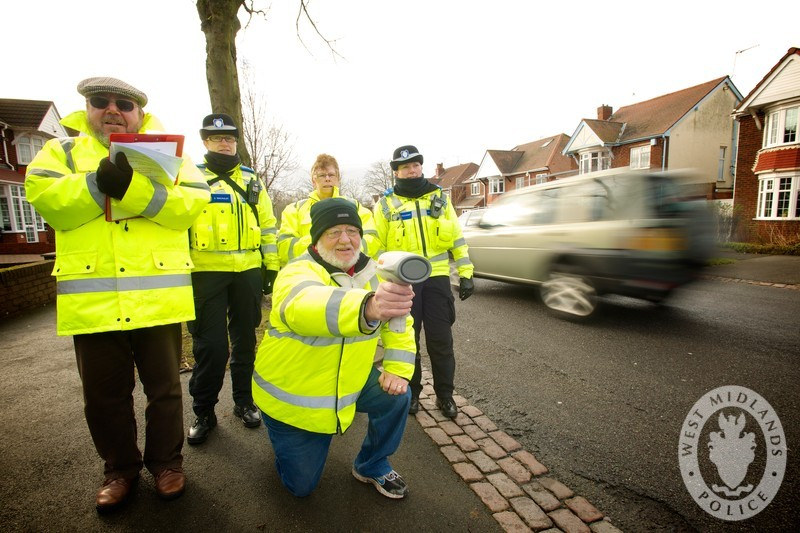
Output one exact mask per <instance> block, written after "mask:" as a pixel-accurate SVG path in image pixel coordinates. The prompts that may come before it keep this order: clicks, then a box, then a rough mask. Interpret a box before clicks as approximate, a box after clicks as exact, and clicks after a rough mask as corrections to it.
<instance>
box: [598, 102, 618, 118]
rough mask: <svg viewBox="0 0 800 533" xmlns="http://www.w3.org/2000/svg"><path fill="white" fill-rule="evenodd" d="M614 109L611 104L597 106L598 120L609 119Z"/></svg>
mask: <svg viewBox="0 0 800 533" xmlns="http://www.w3.org/2000/svg"><path fill="white" fill-rule="evenodd" d="M613 111H614V110H613V109H612V107H611V106H610V105H606V104H603V105H601V106H600V107H598V108H597V120H608V119H610V118H611V113H612V112H613Z"/></svg>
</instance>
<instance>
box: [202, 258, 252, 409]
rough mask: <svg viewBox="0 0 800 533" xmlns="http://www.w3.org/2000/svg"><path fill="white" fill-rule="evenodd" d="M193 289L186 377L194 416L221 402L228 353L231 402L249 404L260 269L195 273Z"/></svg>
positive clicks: (250, 401)
mask: <svg viewBox="0 0 800 533" xmlns="http://www.w3.org/2000/svg"><path fill="white" fill-rule="evenodd" d="M192 287H193V289H194V311H195V320H193V321H192V322H189V323H188V324H187V326H188V329H189V332H190V333H191V334H192V352H193V353H194V361H195V363H194V370H193V371H192V377H191V379H190V380H189V394H191V395H192V408H193V409H194V412H195V414H197V415H202V414H204V413H207V412H209V411H213V409H214V406H215V405H216V404H217V401H219V391H220V390H222V382H223V380H224V379H225V366H226V365H227V363H228V355H229V353H230V360H231V365H230V366H231V386H232V388H233V402H234V403H235V404H236V405H250V404H252V403H253V394H252V392H251V386H252V385H251V380H252V378H253V363H254V361H255V357H256V355H255V350H256V327H258V325H259V324H260V323H261V298H262V293H261V270H260V269H259V268H253V269H250V270H245V271H244V272H193V273H192ZM229 332H230V352H229V351H228V333H229Z"/></svg>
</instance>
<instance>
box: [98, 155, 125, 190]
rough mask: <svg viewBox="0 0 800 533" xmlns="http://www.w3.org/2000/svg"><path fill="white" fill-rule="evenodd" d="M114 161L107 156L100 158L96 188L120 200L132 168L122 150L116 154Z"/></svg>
mask: <svg viewBox="0 0 800 533" xmlns="http://www.w3.org/2000/svg"><path fill="white" fill-rule="evenodd" d="M115 162H116V165H115V164H114V163H112V162H111V160H110V159H109V158H107V157H106V158H104V159H102V160H100V166H98V167H97V188H98V189H100V192H102V193H104V194H107V195H109V196H111V197H112V198H116V199H117V200H120V199H122V197H123V196H125V192H126V191H127V190H128V187H130V184H131V178H132V177H133V169H132V168H131V166H130V165H129V164H128V158H127V157H125V154H123V153H122V152H120V153H118V154H117V158H116V160H115Z"/></svg>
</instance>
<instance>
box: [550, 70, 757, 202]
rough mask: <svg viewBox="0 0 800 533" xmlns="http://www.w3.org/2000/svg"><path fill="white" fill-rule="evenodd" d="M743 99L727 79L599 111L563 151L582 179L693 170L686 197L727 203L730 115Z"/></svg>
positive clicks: (730, 172)
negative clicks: (609, 172)
mask: <svg viewBox="0 0 800 533" xmlns="http://www.w3.org/2000/svg"><path fill="white" fill-rule="evenodd" d="M741 100H742V95H741V94H740V93H739V91H738V90H737V89H736V86H734V84H733V82H732V81H731V79H730V78H729V77H728V76H723V77H721V78H717V79H714V80H711V81H707V82H705V83H701V84H700V85H696V86H694V87H689V88H687V89H682V90H680V91H676V92H673V93H669V94H665V95H662V96H659V97H656V98H653V99H651V100H647V101H645V102H639V103H636V104H632V105H629V106H625V107H621V108H619V109H618V110H617V111H616V112H614V111H613V109H612V107H611V106H607V105H602V106H600V107H598V108H597V119H588V118H585V119H583V120H581V122H580V124H579V125H578V127H577V128H576V129H575V133H573V134H572V137H570V139H569V142H568V143H567V145H566V147H565V148H564V151H563V153H564V155H567V156H570V157H573V158H574V159H575V161H576V162H577V164H578V166H579V170H580V173H581V174H585V173H587V172H592V171H596V170H606V169H609V168H622V167H628V168H631V169H651V170H659V171H661V170H675V169H691V171H692V173H691V176H690V177H687V178H685V181H684V183H685V184H686V189H685V192H686V194H687V195H689V196H697V197H705V198H707V199H709V200H710V199H730V198H732V196H733V163H734V161H735V155H734V154H735V150H736V133H735V121H733V120H732V118H731V116H730V112H731V110H732V109H733V108H734V107H736V105H737V104H738V103H739V102H740V101H741Z"/></svg>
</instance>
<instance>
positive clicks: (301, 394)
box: [253, 198, 414, 498]
mask: <svg viewBox="0 0 800 533" xmlns="http://www.w3.org/2000/svg"><path fill="white" fill-rule="evenodd" d="M362 231H363V228H362V225H361V218H360V216H359V213H358V210H357V209H356V206H355V205H354V204H353V203H352V202H351V201H349V200H347V199H345V198H328V199H324V200H320V201H319V202H316V203H315V204H314V205H313V206H312V207H311V242H312V244H310V245H309V246H308V248H307V250H306V252H305V253H304V254H303V255H301V256H300V257H298V258H295V259H294V260H293V261H291V262H290V263H289V264H288V265H286V266H285V267H284V268H283V269H282V270H281V271H280V272H279V273H278V277H277V279H276V280H275V290H274V292H273V296H272V312H271V314H270V325H271V327H270V329H269V330H268V331H267V333H266V335H265V336H264V339H263V341H262V342H261V346H260V347H259V349H258V354H257V355H256V364H255V371H254V372H253V399H254V400H255V402H256V405H257V406H258V407H259V408H260V409H261V411H262V418H263V419H264V424H265V425H266V427H267V431H268V434H269V438H270V441H271V443H272V448H273V450H274V452H275V466H276V468H277V471H278V475H279V476H280V479H281V482H282V483H283V485H284V486H285V487H286V488H287V489H288V490H289V492H291V493H292V494H293V495H295V496H298V497H302V496H307V495H308V494H310V493H311V492H312V491H313V490H314V489H315V488H316V486H317V484H318V483H319V479H320V477H321V476H322V471H323V468H324V466H325V461H326V459H327V455H328V448H329V447H330V443H331V437H332V435H334V434H337V433H344V431H346V430H347V428H348V427H349V426H350V424H351V423H352V422H353V418H354V416H355V413H356V412H366V413H367V414H368V417H369V428H368V431H367V435H366V436H365V438H364V442H363V444H362V447H361V451H360V453H359V454H358V456H357V457H356V458H355V461H354V463H353V466H352V474H353V476H354V477H355V478H356V479H358V480H359V481H361V482H363V483H370V484H372V485H374V486H375V488H376V489H377V490H378V492H380V493H381V494H382V495H384V496H386V497H388V498H403V497H404V496H405V494H406V491H407V489H406V484H405V481H404V480H403V478H402V477H400V475H399V474H398V473H397V472H396V471H395V470H394V469H393V468H392V467H391V465H390V464H389V459H388V458H389V456H390V455H391V454H393V453H394V452H395V450H397V447H398V446H399V445H400V441H401V439H402V436H403V432H404V430H405V424H406V419H407V412H408V401H409V392H408V379H409V378H410V377H411V375H412V373H413V371H414V337H413V334H412V333H411V328H410V318H408V317H407V318H406V325H407V327H406V330H405V331H404V332H403V333H394V332H392V331H390V329H389V325H388V320H389V319H391V318H394V317H402V316H405V315H406V314H407V313H408V312H409V311H410V310H411V301H412V297H413V291H412V290H411V288H410V287H409V286H406V285H399V284H395V283H391V282H387V281H384V282H380V280H379V279H378V278H377V276H376V268H377V266H376V263H375V262H374V261H373V260H372V259H370V258H369V257H367V256H366V255H364V254H363V253H361V252H359V248H360V246H361V236H362ZM378 338H380V339H381V340H382V344H383V351H382V353H381V354H380V355H379V356H378V357H376V348H377V344H378Z"/></svg>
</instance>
